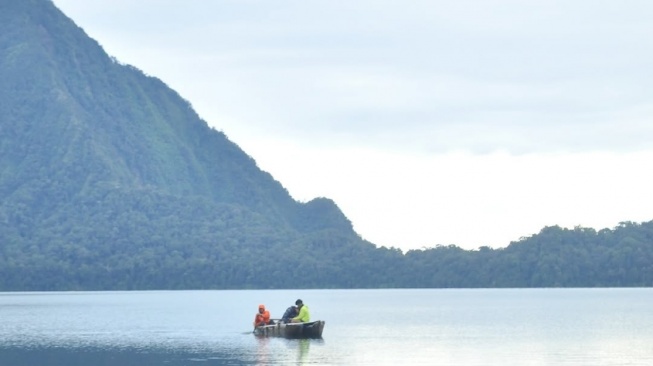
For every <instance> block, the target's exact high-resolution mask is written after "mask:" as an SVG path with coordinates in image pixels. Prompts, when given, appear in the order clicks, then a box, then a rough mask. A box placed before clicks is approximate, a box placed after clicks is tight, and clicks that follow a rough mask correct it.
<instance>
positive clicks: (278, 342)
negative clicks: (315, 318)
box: [243, 337, 324, 365]
mask: <svg viewBox="0 0 653 366" xmlns="http://www.w3.org/2000/svg"><path fill="white" fill-rule="evenodd" d="M256 339H257V346H258V348H257V350H256V363H257V364H259V365H271V364H297V365H304V364H309V363H316V360H315V359H312V358H311V355H310V349H311V344H314V345H321V344H324V340H322V339H283V338H267V337H256ZM245 354H246V351H245V350H243V355H245Z"/></svg>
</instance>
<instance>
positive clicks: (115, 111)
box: [0, 0, 653, 290]
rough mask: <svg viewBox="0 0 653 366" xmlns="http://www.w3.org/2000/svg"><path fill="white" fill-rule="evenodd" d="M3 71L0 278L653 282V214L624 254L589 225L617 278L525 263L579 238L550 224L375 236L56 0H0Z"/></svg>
mask: <svg viewBox="0 0 653 366" xmlns="http://www.w3.org/2000/svg"><path fill="white" fill-rule="evenodd" d="M0 81H1V82H0V101H1V103H0V290H100V289H182V288H184V289H186V288H309V287H310V288H324V287H328V288H334V287H340V288H352V287H460V286H463V287H483V286H490V287H493V286H499V287H501V286H547V285H556V286H573V285H575V284H578V283H584V285H599V286H600V285H612V284H615V283H616V284H619V285H623V286H629V285H630V286H632V285H637V286H641V285H651V284H653V282H652V281H653V280H652V279H651V277H650V276H649V275H647V274H646V273H644V272H645V271H649V270H650V269H651V268H653V267H652V266H651V263H653V256H651V254H650V253H651V251H652V247H653V245H652V244H651V243H652V241H653V240H652V239H651V238H652V236H651V235H650V232H651V228H650V226H651V224H650V223H647V224H642V225H638V224H632V225H628V226H626V227H620V228H615V231H614V233H615V235H616V233H617V232H619V233H621V232H624V231H627V232H629V233H631V232H635V231H636V232H637V233H639V234H637V235H634V236H632V237H631V238H632V240H630V239H629V241H627V244H628V245H627V246H628V247H629V248H631V247H632V248H634V249H632V250H634V251H635V252H632V253H631V254H630V256H628V255H625V256H624V257H623V258H621V257H619V256H617V255H616V254H614V253H618V252H620V249H621V248H622V245H626V244H623V243H622V241H623V240H626V239H623V240H622V241H620V242H618V243H617V244H614V243H612V242H610V243H611V244H605V243H603V244H605V245H603V244H602V245H598V244H596V243H595V242H594V241H592V240H597V239H599V238H600V239H601V240H604V239H605V238H604V236H603V234H607V233H613V231H611V230H608V231H607V232H605V231H604V232H601V235H597V236H596V237H589V238H585V239H583V240H584V241H583V248H584V249H583V250H584V252H579V253H580V254H579V255H581V256H583V255H584V256H586V257H587V258H599V257H600V258H602V259H601V260H604V261H605V262H601V263H598V264H597V263H595V262H592V261H589V264H588V266H592V265H594V266H612V267H611V268H613V269H614V271H616V272H615V273H614V275H613V277H610V276H608V277H606V278H602V279H601V281H603V282H600V281H599V282H596V281H594V282H592V281H593V280H592V279H587V278H583V279H582V281H580V280H579V278H578V277H573V276H571V277H570V276H567V277H564V278H562V277H561V278H560V279H555V278H554V277H551V276H549V277H547V275H546V274H544V275H542V277H543V278H545V277H546V278H549V280H541V281H539V280H538V281H535V280H534V278H536V277H537V274H533V273H530V272H528V271H526V272H524V271H525V270H524V269H523V268H521V267H522V266H523V265H524V263H529V265H528V268H527V269H529V270H533V268H538V267H537V266H536V267H533V266H532V262H533V261H535V262H536V263H539V262H538V260H540V261H541V260H542V257H541V256H543V255H545V254H547V255H553V256H555V255H556V253H558V254H560V253H567V252H568V251H560V249H559V248H558V246H553V245H551V244H548V242H547V243H546V245H544V244H542V243H541V240H538V239H537V238H540V237H539V236H534V237H532V238H528V239H524V240H523V241H520V242H517V243H513V244H511V245H510V246H509V247H508V248H506V249H502V250H492V249H489V248H485V249H483V250H480V251H463V250H462V249H459V248H457V247H455V246H448V247H437V248H434V249H430V250H424V251H411V252H409V253H407V254H405V255H404V254H403V253H401V251H399V250H397V249H387V248H377V247H376V246H374V245H373V244H372V243H369V242H366V241H365V240H363V239H361V237H360V236H359V235H358V234H357V233H356V232H354V230H353V228H352V225H351V223H350V221H349V220H348V219H347V218H346V217H345V216H344V215H343V213H342V212H341V211H340V209H339V208H338V207H337V205H336V203H335V202H333V201H332V200H330V199H328V198H316V199H314V200H312V201H310V202H307V203H300V202H296V201H295V200H293V199H292V198H291V196H290V195H289V194H288V192H287V191H286V189H285V188H284V187H283V186H282V184H281V183H279V182H278V181H276V180H275V179H274V178H273V177H272V176H271V175H270V174H268V173H266V172H264V171H262V170H261V169H259V168H258V167H257V165H256V162H255V161H254V160H253V159H252V158H251V157H250V156H248V155H247V154H246V153H245V152H244V151H242V150H241V149H240V148H239V147H238V146H237V145H236V144H235V143H233V142H232V141H230V140H229V139H228V138H227V137H226V136H225V135H224V133H222V132H220V131H217V130H215V129H212V128H210V127H209V126H208V124H207V123H206V122H205V121H203V120H202V119H201V118H200V117H199V116H198V115H197V114H196V113H195V111H194V110H193V108H192V106H191V105H190V103H189V102H188V101H186V100H184V99H183V98H182V97H181V96H179V95H178V94H177V93H176V92H175V91H174V90H172V89H170V88H169V87H168V86H167V85H165V83H164V82H162V81H161V80H159V79H157V78H155V77H151V76H147V75H145V74H144V73H143V72H141V71H140V70H138V69H136V68H134V67H132V66H129V65H124V64H121V63H120V62H118V61H117V60H116V59H114V58H112V57H110V56H109V55H107V54H106V53H105V51H104V50H103V49H102V47H101V46H100V45H99V44H98V43H97V42H96V41H94V40H93V39H91V38H89V37H88V36H87V35H86V34H85V33H84V31H83V30H82V29H81V28H79V27H77V26H76V25H75V24H74V23H73V21H72V20H70V19H69V18H67V17H66V16H65V15H64V14H62V13H61V12H60V11H59V10H58V9H57V8H56V7H55V6H54V4H53V3H52V2H51V1H49V0H0ZM472 224H473V223H472ZM470 229H471V228H470ZM641 232H645V233H646V234H641ZM546 233H548V232H545V231H543V233H541V234H538V235H544V234H546ZM574 233H575V232H571V234H570V233H569V232H565V231H564V230H562V231H560V233H559V234H560V235H562V236H566V235H572V234H573V235H575V234H574ZM542 240H544V239H542ZM605 240H607V239H605ZM576 244H577V243H566V244H564V245H563V247H565V245H569V248H571V247H575V246H576ZM533 248H538V249H533ZM539 248H543V249H539ZM565 248H567V247H565ZM593 248H597V249H596V250H601V253H599V254H597V253H595V252H594V249H593ZM549 249H551V252H548V250H549ZM554 249H555V250H554ZM606 250H607V252H606ZM640 251H641V252H642V253H643V255H640V254H642V253H640ZM524 253H530V254H528V256H526V254H524ZM533 253H535V254H533ZM551 253H552V254H551ZM570 253H576V254H578V253H577V251H573V250H572V251H570ZM610 253H612V254H614V255H615V256H614V257H613V256H612V254H610ZM633 253H638V254H637V260H634V262H633V261H631V260H630V259H628V258H631V257H632V256H635V254H633ZM620 255H621V254H620ZM538 258H539V259H538ZM642 258H646V259H642ZM642 261H643V263H639V262H642ZM544 263H549V262H547V261H544ZM553 263H558V265H560V263H566V262H564V261H563V262H560V258H558V261H557V262H556V261H553ZM625 263H628V264H633V266H634V267H630V268H628V269H624V270H623V271H624V272H623V273H621V275H620V274H619V273H620V272H619V271H620V269H619V268H621V267H620V266H623V265H624V264H625ZM553 266H554V267H555V264H553ZM602 268H603V267H598V269H593V270H594V271H601V270H602ZM546 269H547V268H542V270H546ZM567 269H568V268H567V267H561V268H558V269H556V270H558V271H561V272H565V271H566V270H567ZM527 272H528V273H527ZM633 272H634V273H635V274H633ZM506 273H508V275H506ZM638 273H639V274H641V275H636V274H638ZM619 276H621V277H619ZM565 278H566V280H565ZM594 278H596V276H595V277H594ZM615 279H616V280H615ZM547 281H548V282H547ZM551 281H554V282H551ZM555 281H557V282H555ZM583 281H585V282H583ZM606 281H607V282H606ZM615 281H616V282H615Z"/></svg>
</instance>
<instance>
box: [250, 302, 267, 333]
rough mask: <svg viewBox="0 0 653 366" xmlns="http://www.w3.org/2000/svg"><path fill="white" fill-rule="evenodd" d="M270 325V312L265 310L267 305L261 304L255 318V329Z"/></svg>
mask: <svg viewBox="0 0 653 366" xmlns="http://www.w3.org/2000/svg"><path fill="white" fill-rule="evenodd" d="M268 324H270V312H269V311H267V310H265V305H263V304H261V305H259V306H258V313H256V317H255V318H254V327H255V328H256V327H260V326H263V325H268Z"/></svg>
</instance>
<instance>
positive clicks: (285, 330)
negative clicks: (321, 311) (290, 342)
mask: <svg viewBox="0 0 653 366" xmlns="http://www.w3.org/2000/svg"><path fill="white" fill-rule="evenodd" d="M322 330H324V321H323V320H317V321H314V322H309V323H287V324H284V323H276V324H274V325H264V326H261V327H256V328H255V329H254V334H255V335H257V336H261V337H283V338H322Z"/></svg>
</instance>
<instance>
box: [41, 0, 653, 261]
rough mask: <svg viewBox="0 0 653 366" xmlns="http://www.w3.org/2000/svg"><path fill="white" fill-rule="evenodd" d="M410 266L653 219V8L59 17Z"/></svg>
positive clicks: (100, 0)
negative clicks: (412, 255)
mask: <svg viewBox="0 0 653 366" xmlns="http://www.w3.org/2000/svg"><path fill="white" fill-rule="evenodd" d="M54 4H55V5H56V6H57V7H58V8H59V9H61V10H62V11H63V12H64V13H65V14H66V15H67V16H68V17H70V18H71V19H73V21H75V23H76V24H77V25H79V26H80V27H81V28H83V29H84V30H85V31H86V33H87V34H88V35H89V36H91V37H92V38H94V39H95V40H97V41H98V43H99V44H100V45H102V47H103V48H104V49H105V51H106V52H107V53H108V54H109V55H111V56H113V57H115V58H116V59H118V60H119V61H120V62H122V63H126V64H130V65H133V66H135V67H137V68H139V69H140V70H142V71H143V72H144V73H146V74H148V75H151V76H155V77H157V78H159V79H161V80H162V81H163V82H165V83H166V84H167V85H168V86H170V87H171V88H173V89H174V90H176V91H177V92H178V93H179V94H180V95H181V96H182V97H183V98H184V99H186V100H188V101H189V102H190V103H191V104H192V106H193V108H194V109H195V110H196V111H197V113H198V114H199V115H200V117H201V118H202V119H204V120H205V121H206V122H207V123H208V124H209V125H210V126H212V127H214V128H215V129H217V130H220V131H222V132H224V133H225V134H226V135H227V137H229V139H230V140H232V141H233V142H235V143H236V144H238V145H239V146H240V147H241V148H242V149H243V150H244V151H245V152H246V153H247V154H248V155H250V156H251V157H253V158H254V159H255V160H256V162H257V164H258V166H259V167H260V168H261V169H263V170H265V171H267V172H269V173H270V174H272V176H273V177H274V178H275V179H276V180H278V181H279V182H280V183H281V184H282V185H283V186H284V187H285V188H286V189H288V191H289V193H290V194H291V195H292V197H293V198H295V199H296V200H298V201H301V202H307V201H310V200H311V199H313V198H316V197H328V198H330V199H333V200H334V201H335V202H336V204H337V205H338V207H340V209H341V210H342V211H343V213H344V214H345V215H346V216H347V217H348V218H349V220H350V221H351V222H352V224H353V226H354V230H356V232H357V233H358V234H359V235H360V236H361V237H362V238H363V239H366V240H368V241H370V242H372V243H374V244H376V245H378V246H385V247H395V248H400V249H402V250H404V251H406V250H410V249H423V248H431V247H435V246H437V245H451V244H453V245H457V246H459V247H461V248H464V249H477V248H479V247H481V246H489V247H492V248H505V247H506V246H508V245H509V244H510V243H511V242H512V241H518V240H520V239H521V238H524V237H529V236H531V235H534V234H537V233H538V232H539V231H540V230H541V229H542V228H544V227H546V226H553V225H559V226H561V227H566V228H574V227H576V226H581V227H591V228H595V229H597V230H601V229H604V228H609V229H612V228H614V227H616V226H618V225H619V223H620V222H623V221H633V222H644V221H650V220H653V188H652V187H653V169H652V168H651V165H653V164H652V163H653V66H652V65H653V37H652V36H651V35H652V34H653V23H651V21H650V20H651V19H653V2H651V1H648V0H623V1H602V0H564V1H556V0H546V1H545V0H532V1H522V0H519V1H517V0H473V1H472V0H447V1H444V0H428V1H421V0H411V1H400V0H358V1H356V0H354V1H352V0H347V1H345V0H311V1H306V0H276V1H269V0H214V1H206V0H138V1H134V0H93V1H89V0H54Z"/></svg>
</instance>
